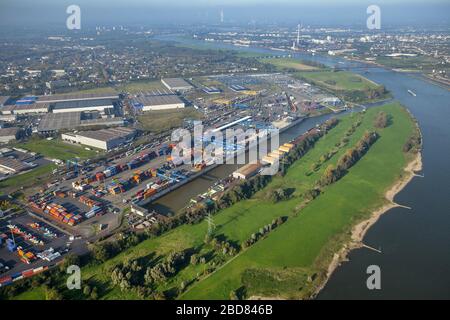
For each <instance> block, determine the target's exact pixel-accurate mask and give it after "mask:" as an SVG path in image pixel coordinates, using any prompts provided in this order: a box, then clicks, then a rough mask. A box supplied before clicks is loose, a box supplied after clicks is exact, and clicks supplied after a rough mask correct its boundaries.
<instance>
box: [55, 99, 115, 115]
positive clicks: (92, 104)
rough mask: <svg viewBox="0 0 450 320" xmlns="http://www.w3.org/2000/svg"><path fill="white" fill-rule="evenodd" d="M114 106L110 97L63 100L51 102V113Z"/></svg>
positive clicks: (94, 109)
mask: <svg viewBox="0 0 450 320" xmlns="http://www.w3.org/2000/svg"><path fill="white" fill-rule="evenodd" d="M112 108H114V103H113V100H112V99H93V100H75V101H63V102H56V103H54V104H52V107H51V109H52V112H53V113H66V112H87V111H100V112H104V111H105V110H106V109H112Z"/></svg>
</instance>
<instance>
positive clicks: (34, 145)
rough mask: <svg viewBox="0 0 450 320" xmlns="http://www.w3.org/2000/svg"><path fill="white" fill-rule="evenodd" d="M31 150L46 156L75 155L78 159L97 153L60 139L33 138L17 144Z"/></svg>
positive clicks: (70, 157)
mask: <svg viewBox="0 0 450 320" xmlns="http://www.w3.org/2000/svg"><path fill="white" fill-rule="evenodd" d="M17 146H18V147H19V148H23V149H26V150H29V151H32V152H37V153H40V154H42V155H43V156H44V157H46V158H51V159H61V160H69V159H73V158H76V157H79V158H80V159H87V158H92V157H94V156H95V155H97V153H96V152H95V151H94V150H86V149H84V146H81V145H73V144H69V143H66V142H64V141H62V140H60V139H54V140H50V141H49V140H46V139H38V138H33V139H31V140H29V141H27V142H25V143H20V144H18V145H17Z"/></svg>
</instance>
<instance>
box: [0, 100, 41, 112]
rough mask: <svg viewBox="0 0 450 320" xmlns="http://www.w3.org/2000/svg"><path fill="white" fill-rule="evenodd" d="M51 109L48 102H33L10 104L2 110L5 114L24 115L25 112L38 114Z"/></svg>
mask: <svg viewBox="0 0 450 320" xmlns="http://www.w3.org/2000/svg"><path fill="white" fill-rule="evenodd" d="M48 109H49V105H48V103H41V104H37V103H32V104H16V105H9V106H5V107H4V108H2V110H1V112H2V114H3V115H10V114H16V115H24V114H38V113H47V112H48Z"/></svg>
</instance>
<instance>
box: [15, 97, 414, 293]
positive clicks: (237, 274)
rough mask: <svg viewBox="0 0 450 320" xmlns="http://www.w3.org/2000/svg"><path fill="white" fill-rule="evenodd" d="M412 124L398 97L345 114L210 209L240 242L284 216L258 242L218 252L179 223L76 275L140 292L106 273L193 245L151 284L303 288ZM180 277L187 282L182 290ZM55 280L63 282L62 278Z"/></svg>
mask: <svg viewBox="0 0 450 320" xmlns="http://www.w3.org/2000/svg"><path fill="white" fill-rule="evenodd" d="M380 111H384V112H385V113H386V114H388V115H389V116H390V117H391V124H390V125H389V126H388V127H387V128H384V129H377V131H378V132H379V134H380V138H379V139H378V141H376V142H375V144H374V145H373V146H372V147H371V148H370V150H369V152H368V153H367V154H366V155H364V157H363V158H362V159H360V160H359V161H358V162H357V163H356V165H354V166H353V167H352V168H350V170H349V172H348V173H347V175H345V176H344V177H343V178H342V179H341V180H339V181H337V182H336V183H334V184H332V185H330V186H329V187H326V188H325V189H324V190H323V191H324V193H323V194H322V195H320V196H319V197H318V198H316V199H315V200H313V201H312V202H310V203H309V204H308V205H307V206H306V207H305V208H303V209H302V210H301V211H300V212H299V214H295V213H296V212H298V210H297V207H298V205H299V203H301V202H302V193H303V191H305V190H307V189H309V188H311V187H312V186H313V185H314V184H315V182H316V181H317V180H318V179H319V178H320V177H321V175H322V174H323V172H324V171H325V169H326V167H327V166H328V165H330V164H336V162H337V160H338V159H339V157H340V156H341V155H342V154H343V153H345V152H346V150H347V149H348V148H351V147H353V146H354V145H355V144H356V143H357V142H358V141H359V140H360V138H361V137H362V135H363V134H364V132H365V131H367V130H369V131H371V130H375V129H374V127H373V123H374V119H375V117H376V116H377V114H378V113H379V112H380ZM358 119H362V122H361V124H360V125H359V126H358V127H357V129H356V130H355V131H354V132H353V133H352V134H351V135H350V136H349V140H348V143H347V144H346V145H345V146H343V147H340V148H339V150H338V151H337V153H335V155H334V156H333V157H331V158H330V159H328V160H326V161H324V162H322V163H321V165H320V166H319V167H318V168H316V169H315V170H312V169H311V168H312V167H313V165H314V164H316V163H317V162H318V161H319V159H320V158H321V156H322V155H323V154H325V153H328V152H330V150H333V149H335V148H336V145H337V144H338V143H339V142H340V141H341V140H342V138H343V137H344V136H345V135H346V132H347V131H348V129H349V128H350V127H351V126H352V125H353V124H354V123H355V122H356V121H358ZM413 130H415V124H414V122H413V120H412V119H411V117H410V116H409V114H408V113H407V112H406V110H405V109H404V108H403V107H401V106H400V105H399V104H397V103H393V104H389V105H384V106H381V107H374V108H370V109H368V110H367V112H366V113H365V114H356V113H355V114H353V115H346V116H344V117H342V120H341V121H340V123H339V124H338V125H337V126H336V127H335V128H333V129H332V130H331V131H330V132H329V133H328V134H327V135H325V136H324V137H322V138H321V139H320V140H319V141H318V142H317V143H316V144H315V147H314V148H313V149H311V150H310V151H309V152H308V153H306V155H305V156H304V157H302V158H301V159H300V160H298V161H297V162H295V163H294V164H293V165H292V166H291V167H290V168H289V169H288V171H287V174H286V175H285V176H284V177H280V176H276V177H274V178H273V180H272V181H271V182H270V183H269V185H268V186H266V188H264V189H262V190H261V191H259V192H258V193H256V194H255V195H254V197H253V198H251V199H248V200H244V201H240V202H238V203H237V204H235V205H233V206H232V207H230V208H227V209H225V210H222V211H220V212H219V213H217V214H216V215H215V216H214V222H215V224H216V228H215V230H214V235H215V236H222V237H225V238H226V239H227V240H228V241H232V242H234V243H237V244H241V243H243V242H244V241H245V240H246V239H248V238H249V237H250V236H251V235H252V233H255V232H257V231H258V230H259V228H261V227H263V226H264V225H266V224H267V223H270V222H271V221H272V220H273V219H276V218H278V217H280V216H287V217H288V219H287V221H286V222H285V223H284V224H282V225H281V226H279V227H278V228H276V229H275V230H273V231H271V232H270V233H269V234H268V235H267V236H266V237H265V238H263V239H261V240H259V241H258V242H257V243H256V244H254V245H252V246H250V247H248V248H247V249H243V250H241V251H240V252H239V253H238V254H237V255H236V256H234V257H230V256H224V255H222V254H221V253H220V252H217V251H215V250H214V249H213V247H212V246H211V245H209V244H205V243H204V241H203V240H204V237H205V234H206V232H207V223H206V222H205V221H203V222H201V223H199V224H195V225H182V226H180V227H177V228H175V229H173V230H171V231H170V232H167V233H165V234H163V235H162V236H159V237H156V238H153V239H148V240H145V241H143V242H141V243H140V244H138V245H137V246H135V247H132V248H130V249H127V250H125V251H123V252H122V253H120V254H119V255H117V256H116V257H114V258H112V259H110V260H107V261H106V262H104V263H98V262H92V263H90V264H88V265H87V266H85V267H83V268H82V277H83V281H88V282H89V283H95V284H96V286H97V288H98V289H99V298H100V299H139V295H138V294H137V293H136V291H134V290H121V289H120V288H119V287H117V286H114V285H113V284H112V283H111V276H110V275H111V271H112V269H113V268H114V266H116V265H117V264H119V263H123V262H125V261H130V260H133V259H137V258H139V259H141V260H143V261H145V264H146V265H147V266H153V265H155V263H157V262H158V261H161V259H163V258H164V257H166V256H167V255H168V254H169V253H170V252H174V251H180V250H184V249H194V250H195V251H196V252H197V254H198V255H200V256H207V257H208V259H207V260H206V263H200V264H196V265H193V264H187V265H186V266H184V267H183V268H181V270H180V271H179V272H178V273H176V274H175V275H174V276H173V277H171V278H169V279H168V280H167V281H164V282H162V283H160V284H159V285H158V287H157V288H155V290H157V291H160V292H165V293H169V298H181V299H229V298H230V293H231V292H238V293H239V294H240V295H242V297H244V298H249V297H252V296H265V297H281V298H288V299H289V298H304V297H309V296H311V294H312V293H313V292H314V291H315V289H316V288H317V287H318V286H319V285H320V283H322V281H323V280H324V277H325V274H326V270H327V267H328V264H329V262H330V261H331V258H332V256H333V254H334V253H335V252H336V251H338V250H339V249H340V248H341V247H342V245H343V243H344V242H346V241H348V240H349V231H350V230H351V228H352V226H353V225H355V224H356V223H357V222H359V221H361V220H364V219H366V218H367V217H368V216H369V215H370V213H371V212H372V211H373V210H374V209H375V208H378V207H380V206H381V205H383V204H384V203H385V202H386V200H385V198H384V193H385V191H386V190H387V189H388V188H389V187H390V186H391V185H392V184H394V183H395V181H396V180H397V179H399V178H400V177H401V176H402V174H403V168H404V167H405V165H406V163H407V162H408V160H409V159H408V157H409V156H408V155H406V154H404V153H403V151H402V147H403V144H404V143H405V141H406V140H407V139H408V137H409V136H410V135H411V134H412V132H413ZM280 187H282V188H290V189H292V190H293V194H292V197H291V198H290V199H288V200H284V201H280V202H276V203H274V202H272V201H271V200H269V197H268V195H269V194H270V193H272V192H273V191H274V190H276V189H278V188H280ZM212 261H216V262H217V261H220V262H221V263H220V264H216V266H217V265H218V267H217V268H216V269H215V271H214V272H212V273H210V274H209V275H206V274H204V271H205V269H207V268H210V267H211V262H212ZM181 283H185V284H187V285H186V286H185V291H184V292H183V293H181V295H180V294H179V293H180V292H179V291H178V289H179V288H180V284H181ZM60 286H61V288H64V283H61V284H60ZM174 292H175V294H174ZM44 293H45V290H42V288H41V287H35V288H33V289H32V290H29V291H27V292H25V293H23V294H20V295H18V296H16V298H25V299H45V295H44ZM67 294H68V296H69V297H72V298H76V299H80V298H85V297H84V296H83V294H82V293H81V292H78V293H74V292H68V293H67Z"/></svg>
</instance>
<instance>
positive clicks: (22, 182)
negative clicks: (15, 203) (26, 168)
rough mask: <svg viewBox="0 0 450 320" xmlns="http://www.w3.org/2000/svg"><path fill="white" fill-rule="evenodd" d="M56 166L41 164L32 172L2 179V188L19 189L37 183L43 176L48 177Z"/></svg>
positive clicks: (0, 184) (0, 185) (0, 187)
mask: <svg viewBox="0 0 450 320" xmlns="http://www.w3.org/2000/svg"><path fill="white" fill-rule="evenodd" d="M55 168H56V165H54V164H48V165H44V166H40V167H38V168H36V169H34V170H32V171H30V172H26V173H24V174H19V175H16V176H14V177H12V178H9V179H6V180H4V181H1V182H0V189H3V188H5V189H9V188H15V189H18V188H19V187H25V186H30V185H32V184H34V183H36V182H37V181H38V180H39V179H41V178H44V179H47V178H48V176H49V174H51V173H52V171H53V169H55ZM2 191H4V190H2Z"/></svg>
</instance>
